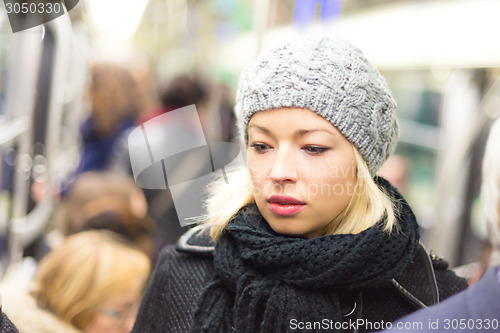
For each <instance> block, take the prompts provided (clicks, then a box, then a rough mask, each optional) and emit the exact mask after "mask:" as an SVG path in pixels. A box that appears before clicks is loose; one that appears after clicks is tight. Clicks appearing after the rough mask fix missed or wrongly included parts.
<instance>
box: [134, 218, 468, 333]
mask: <svg viewBox="0 0 500 333" xmlns="http://www.w3.org/2000/svg"><path fill="white" fill-rule="evenodd" d="M212 250H213V243H211V241H210V238H209V236H208V234H207V233H200V228H199V227H196V228H193V229H192V230H190V231H189V232H188V233H186V234H185V235H184V236H183V237H182V238H181V239H180V240H179V242H178V244H177V245H176V247H174V246H168V247H165V248H164V249H163V250H162V252H161V254H160V257H159V260H158V263H157V266H156V268H155V270H154V272H153V275H152V278H151V280H150V282H149V284H148V287H147V289H146V292H145V294H144V297H143V301H142V303H141V307H140V309H139V314H138V316H137V320H136V324H135V326H134V329H133V331H132V332H133V333H153V332H155V333H157V332H171V333H180V332H189V326H190V321H191V316H192V314H193V311H194V308H195V306H196V301H197V298H198V295H199V294H200V291H201V289H202V288H203V286H204V285H205V283H206V282H207V281H208V280H209V279H210V278H211V277H212V276H213V274H214V267H213V258H212ZM466 287H467V282H466V280H465V279H462V278H459V277H457V276H456V275H455V274H454V273H453V272H452V271H451V270H449V269H448V264H447V263H446V262H445V261H444V260H442V259H438V258H434V257H432V258H431V257H430V256H429V255H428V254H427V252H426V251H425V250H424V248H423V247H419V250H418V251H417V253H416V255H415V257H414V258H413V261H412V263H411V264H410V265H408V267H407V268H406V269H405V271H404V272H403V273H402V274H401V276H400V277H398V278H397V279H396V280H393V281H392V283H391V284H389V285H387V286H385V287H383V288H380V289H367V290H356V291H350V292H345V293H344V294H341V298H340V299H341V311H342V313H343V315H344V320H345V321H344V326H343V327H344V328H347V330H345V331H347V332H354V331H356V330H355V329H357V331H358V332H370V331H376V330H380V329H383V328H385V327H386V326H384V323H387V322H393V321H395V320H397V319H398V318H400V317H403V316H404V315H407V314H409V313H411V312H414V311H416V310H418V309H420V308H423V307H426V306H429V305H432V304H435V303H438V302H439V301H440V300H443V299H445V298H447V297H449V296H451V295H453V294H455V293H457V292H459V291H461V290H463V289H465V288H466ZM304 311H307V309H304ZM325 319H327V318H325ZM298 331H300V329H299V330H298ZM332 331H333V330H332ZM214 333H219V332H214ZM256 333H258V332H256Z"/></svg>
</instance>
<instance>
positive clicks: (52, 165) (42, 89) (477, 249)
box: [0, 0, 500, 281]
mask: <svg viewBox="0 0 500 333" xmlns="http://www.w3.org/2000/svg"><path fill="white" fill-rule="evenodd" d="M4 3H5V4H6V3H7V2H4ZM58 3H60V4H61V5H64V4H65V2H64V1H62V2H61V1H59V2H58ZM66 6H67V4H66ZM67 7H68V6H67ZM67 7H66V8H65V13H64V14H63V15H60V16H58V17H56V18H54V19H52V20H49V21H47V22H44V23H41V24H39V25H35V26H32V27H29V28H26V29H24V30H21V31H17V32H13V29H12V22H11V20H13V16H9V15H10V14H9V15H7V12H8V11H9V10H14V9H15V8H14V7H12V8H10V9H9V8H8V7H7V6H5V5H3V4H2V7H1V8H0V156H1V163H0V175H1V178H0V181H1V185H0V258H1V271H0V276H2V277H3V278H5V279H6V278H8V277H9V276H10V275H15V276H17V277H18V278H19V277H20V278H21V279H24V280H26V281H28V280H29V278H30V277H31V276H32V274H33V272H34V270H35V267H36V265H37V262H38V261H39V260H40V259H41V258H43V256H44V255H45V254H46V253H47V251H48V250H49V249H50V247H51V246H52V244H55V243H57V234H55V233H53V232H52V231H53V230H54V229H57V226H55V220H56V216H57V214H58V213H59V211H60V205H61V202H63V201H64V200H63V199H64V196H66V195H67V194H65V193H64V192H65V186H66V184H68V183H70V182H71V181H72V180H73V179H72V177H74V175H75V171H76V170H78V168H79V165H80V164H81V158H82V145H83V138H82V129H81V128H82V123H84V121H85V119H86V118H87V117H88V116H89V114H90V112H91V108H92V105H91V104H92V103H91V101H90V96H91V95H92V94H93V93H94V92H93V91H92V90H91V89H89V85H90V83H91V82H92V80H96V77H97V76H96V77H94V75H98V73H99V72H97V74H95V73H94V74H93V70H94V69H95V67H96V64H117V65H120V66H122V67H125V68H127V70H128V71H129V72H130V73H132V76H133V78H134V80H136V82H137V89H136V90H137V94H135V95H134V96H135V97H134V98H132V99H133V100H135V102H137V103H136V106H137V108H138V109H139V115H136V116H137V119H139V118H140V117H141V116H144V115H145V114H146V113H147V111H150V110H154V109H155V108H156V109H157V108H158V107H159V106H160V104H161V98H162V87H163V86H164V85H165V84H166V83H167V82H168V81H169V80H170V79H171V78H173V77H175V76H177V75H180V74H185V73H189V74H190V75H196V77H201V78H203V82H204V83H205V86H206V87H208V88H206V89H205V95H207V96H208V97H206V96H205V99H204V100H203V102H200V104H199V105H198V104H197V105H196V107H197V109H198V112H199V113H201V112H202V110H203V113H204V116H203V117H202V121H201V122H202V124H203V130H204V131H205V136H206V137H209V138H211V139H212V140H216V141H221V142H236V140H237V139H238V136H237V134H235V133H236V132H235V129H234V128H233V127H234V122H233V120H234V119H233V116H232V113H231V112H232V108H233V106H234V92H235V89H236V84H237V80H238V77H239V74H240V72H241V70H242V69H243V67H244V66H245V65H246V64H247V63H248V62H250V61H251V60H252V59H253V58H255V57H256V56H257V54H258V53H259V52H260V51H262V50H265V49H268V48H271V47H273V45H275V44H276V43H278V42H280V41H282V40H287V39H293V38H297V37H298V36H301V35H306V34H313V35H327V36H336V37H342V38H345V39H348V40H351V41H352V42H353V43H355V44H356V45H357V46H358V47H359V48H360V49H362V50H363V52H364V53H365V54H366V55H367V57H368V58H369V59H370V60H371V61H372V62H373V63H374V64H375V65H376V66H377V68H378V69H379V70H380V72H381V73H382V74H383V76H384V77H385V78H386V80H387V83H388V85H389V87H390V89H391V91H392V92H393V94H394V97H395V99H396V102H397V104H398V109H397V112H398V118H399V123H400V128H401V131H400V132H401V134H400V139H399V142H398V146H397V149H396V152H395V154H394V156H393V157H391V159H389V161H388V162H387V163H386V165H384V166H383V167H382V169H381V170H380V171H379V172H380V174H381V175H383V176H384V177H386V178H387V179H388V180H389V181H391V182H392V183H393V184H394V185H395V186H397V188H398V189H399V191H400V192H401V193H402V194H403V195H404V196H405V197H406V198H407V200H408V202H409V203H410V205H411V206H412V207H413V209H414V213H415V215H416V216H417V219H418V221H419V224H420V231H421V241H422V243H423V244H424V246H425V248H426V249H427V250H428V251H431V252H432V253H434V254H436V255H437V256H439V257H443V258H445V259H446V260H447V261H448V262H449V263H450V265H451V267H453V268H455V269H456V270H457V272H459V274H461V275H462V276H464V277H468V278H470V277H471V276H472V275H473V274H474V270H477V269H478V265H480V262H481V261H482V260H483V256H485V255H487V254H486V252H487V251H488V244H487V241H486V234H487V231H486V227H485V223H484V220H483V216H482V214H481V209H480V202H481V201H480V200H481V198H480V195H479V194H480V184H481V160H482V155H483V151H484V144H485V139H486V137H487V135H488V130H489V127H490V125H491V124H492V122H493V120H494V119H495V118H496V117H498V115H499V114H500V43H498V31H500V20H499V19H498V15H499V14H498V13H500V2H499V1H492V0H426V1H405V0H331V1H328V0H325V1H306V0H304V1H302V0H130V1H123V0H122V1H115V0H81V1H76V5H74V6H73V7H72V8H71V9H70V10H67ZM13 8H14V9H13ZM20 8H21V7H20ZM26 17H27V16H19V17H17V18H16V19H17V20H23V19H27V18H26ZM110 119H114V118H110ZM499 144H500V143H499ZM129 163H130V161H129ZM103 168H104V167H103ZM129 168H130V167H129ZM109 170H111V169H109ZM109 170H108V171H109ZM113 170H114V169H113ZM148 195H149V194H148V192H147V191H146V197H147V196H148ZM153 203H154V200H153V202H152V203H151V204H153ZM153 215H154V214H153ZM183 228H186V227H185V226H184V227H183ZM59 236H60V235H59Z"/></svg>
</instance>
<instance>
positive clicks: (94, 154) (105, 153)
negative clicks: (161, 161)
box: [76, 63, 142, 174]
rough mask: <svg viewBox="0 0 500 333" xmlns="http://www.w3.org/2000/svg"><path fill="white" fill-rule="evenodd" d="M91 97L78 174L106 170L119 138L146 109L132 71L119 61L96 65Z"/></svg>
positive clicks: (91, 83)
mask: <svg viewBox="0 0 500 333" xmlns="http://www.w3.org/2000/svg"><path fill="white" fill-rule="evenodd" d="M89 98H90V104H91V109H90V116H89V117H88V118H87V119H86V120H85V121H84V122H83V123H82V125H81V127H80V134H81V136H82V141H83V146H82V154H81V159H80V164H79V165H78V167H77V169H76V174H79V173H82V172H85V171H91V170H103V169H105V168H106V166H107V163H108V162H109V161H110V159H111V157H112V154H113V148H114V145H115V144H116V140H118V139H120V138H121V137H122V136H123V133H124V132H125V133H126V132H128V131H129V130H130V129H131V128H132V127H133V126H134V124H135V122H136V120H137V119H138V117H139V115H140V113H141V111H142V110H141V109H140V104H139V103H138V101H139V93H138V87H137V84H136V82H135V79H134V77H133V76H132V73H131V72H130V71H129V70H128V69H127V68H125V67H123V66H121V65H117V64H110V63H98V64H95V65H93V66H92V69H91V81H90V87H89Z"/></svg>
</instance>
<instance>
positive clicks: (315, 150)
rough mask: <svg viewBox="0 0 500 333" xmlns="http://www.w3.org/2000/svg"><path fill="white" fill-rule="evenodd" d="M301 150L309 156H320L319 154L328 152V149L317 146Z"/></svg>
mask: <svg viewBox="0 0 500 333" xmlns="http://www.w3.org/2000/svg"><path fill="white" fill-rule="evenodd" d="M302 149H303V150H305V151H306V152H307V153H308V154H310V155H320V154H322V153H324V152H326V151H327V150H329V149H330V148H327V147H318V146H305V147H304V148H302Z"/></svg>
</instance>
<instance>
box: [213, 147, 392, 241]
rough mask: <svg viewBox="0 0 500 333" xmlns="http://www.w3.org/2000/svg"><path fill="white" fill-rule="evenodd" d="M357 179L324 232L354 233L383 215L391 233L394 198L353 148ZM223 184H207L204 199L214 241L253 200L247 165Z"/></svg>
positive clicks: (386, 230)
mask: <svg viewBox="0 0 500 333" xmlns="http://www.w3.org/2000/svg"><path fill="white" fill-rule="evenodd" d="M353 149H354V155H355V157H356V163H357V179H356V185H355V188H354V194H353V197H352V198H351V201H350V202H349V204H348V205H347V207H346V208H345V209H344V210H343V211H342V212H341V213H340V214H339V215H338V216H337V217H335V218H334V219H333V220H332V221H331V222H330V223H329V224H328V225H327V226H326V228H325V230H324V233H323V235H333V234H357V233H360V232H361V231H363V230H366V229H368V228H370V227H372V226H374V225H375V224H376V223H377V222H378V221H380V220H381V219H382V218H383V217H384V216H386V219H385V225H384V228H383V229H384V231H385V232H387V233H390V232H391V231H392V229H393V228H394V227H395V226H396V224H397V219H396V206H395V205H396V204H397V203H396V202H393V200H391V198H389V196H388V195H387V193H386V192H385V191H384V190H383V189H382V188H380V187H379V186H378V185H377V184H375V181H374V180H373V178H372V177H371V175H370V171H369V169H368V165H367V164H366V162H365V161H364V159H363V158H362V157H361V155H360V154H359V152H358V151H357V149H356V148H353ZM230 176H231V177H230V178H231V181H230V182H229V184H226V183H225V182H224V181H222V180H221V179H218V180H216V181H215V182H214V183H213V184H212V185H211V186H210V193H211V196H210V197H209V198H208V200H207V202H206V206H207V212H208V219H207V221H206V222H205V228H209V229H210V235H211V237H212V238H213V239H214V241H217V240H218V239H219V237H220V236H221V234H222V232H223V231H224V228H225V227H226V225H227V224H228V223H229V222H230V221H231V220H232V219H233V218H234V216H235V215H236V213H238V211H239V210H240V209H241V208H243V207H244V206H246V205H248V204H250V203H254V202H255V200H254V197H253V187H252V182H251V179H250V175H249V173H248V169H247V168H242V169H238V170H235V171H233V172H232V173H231V175H230Z"/></svg>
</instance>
